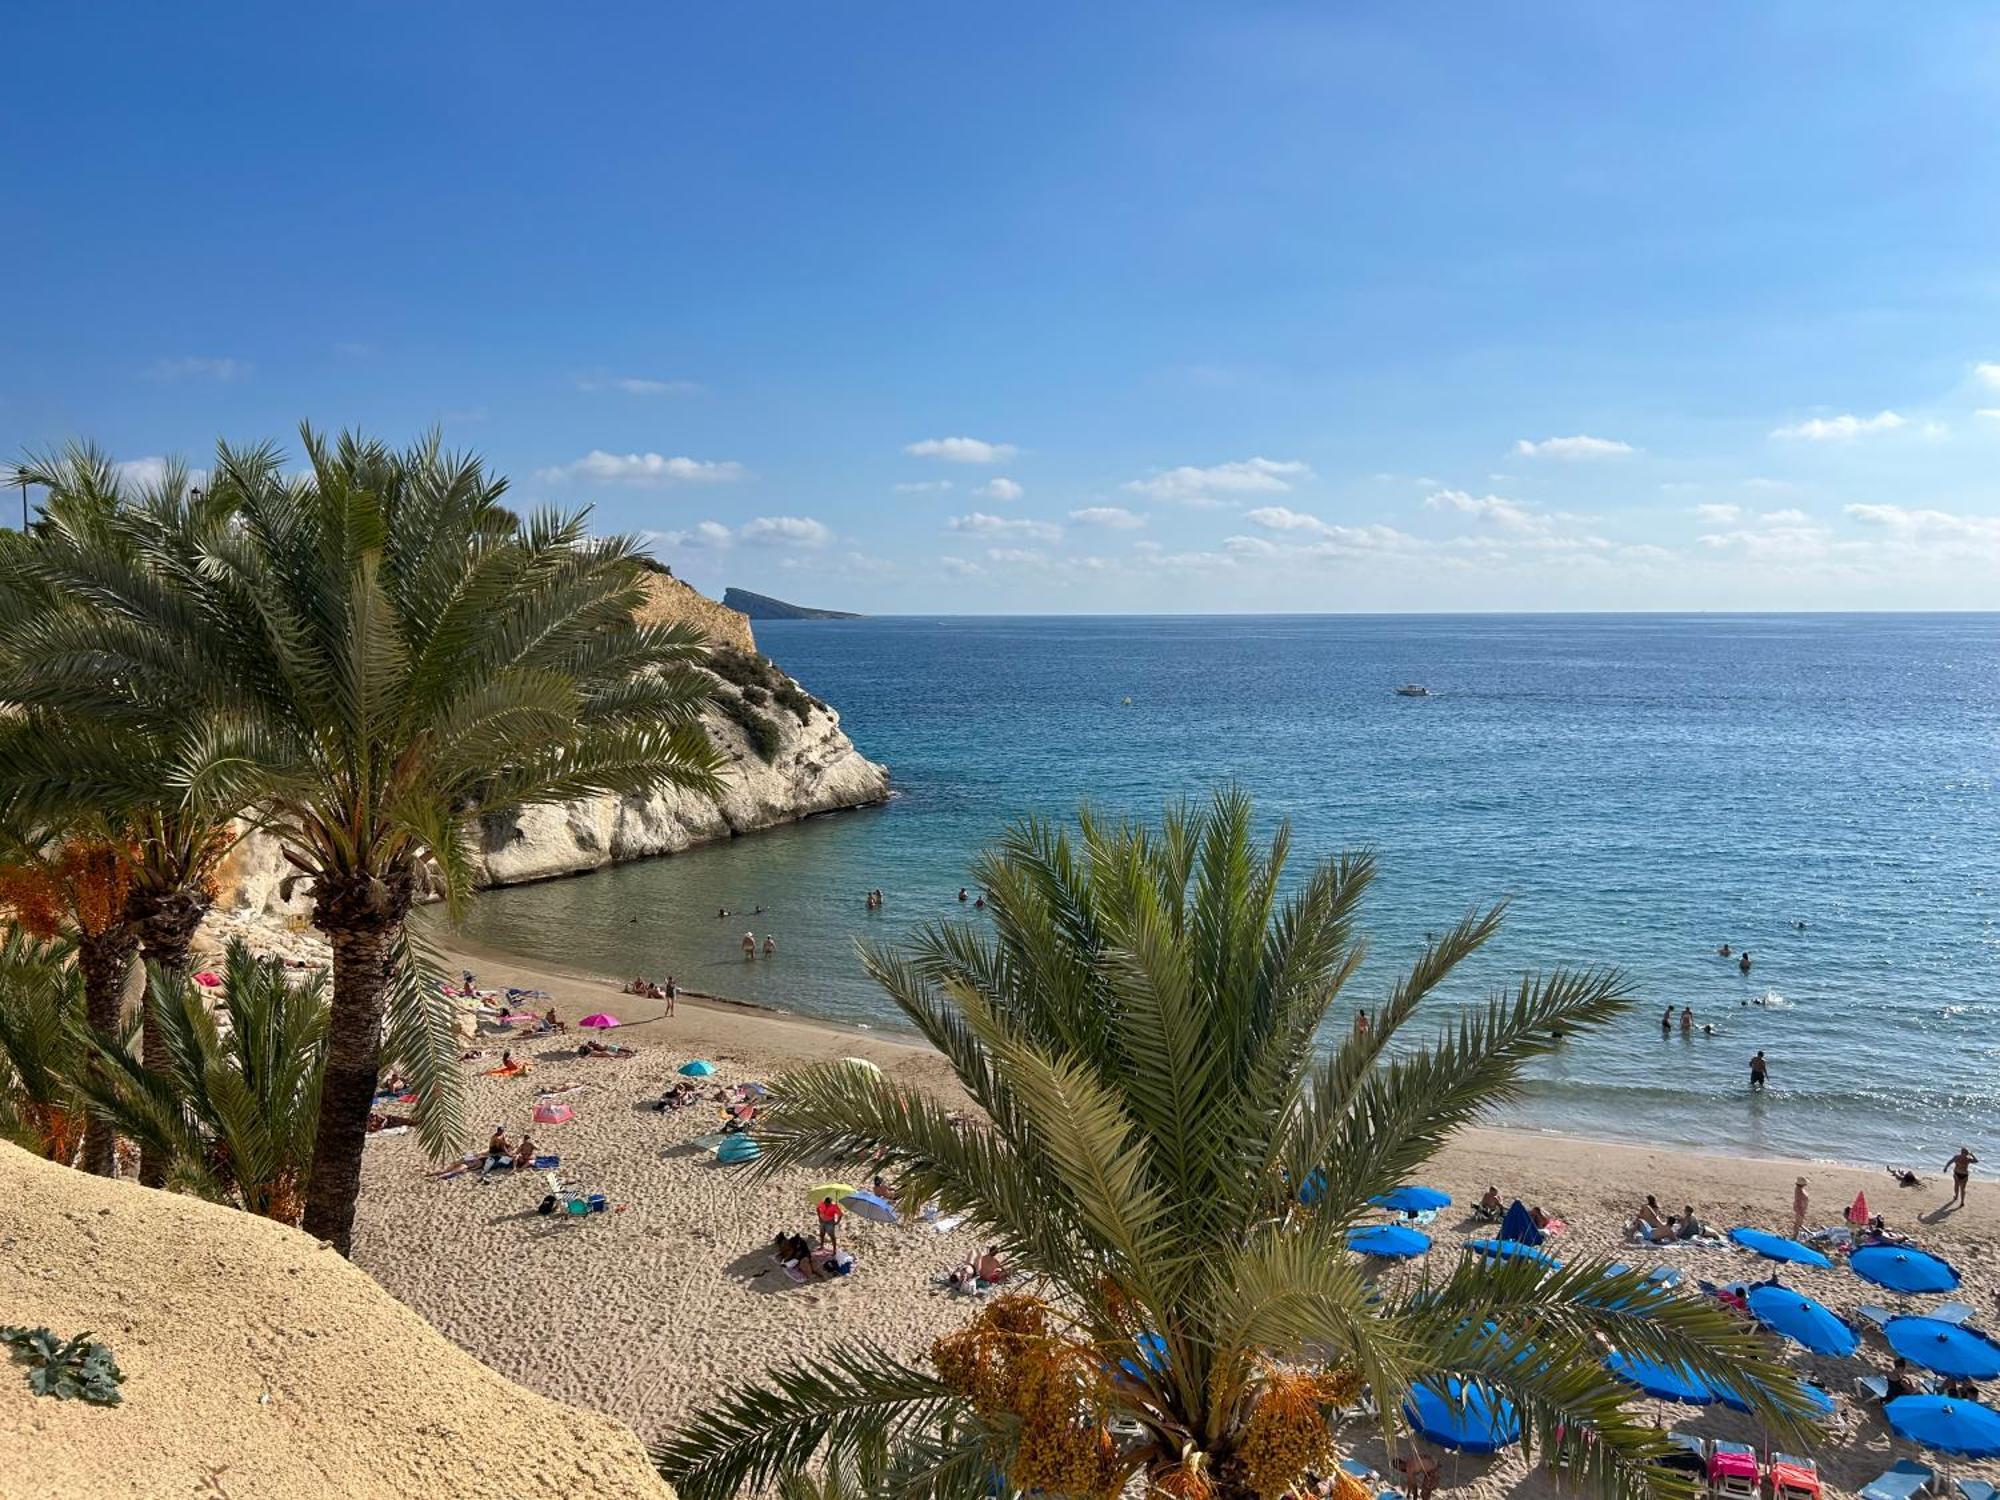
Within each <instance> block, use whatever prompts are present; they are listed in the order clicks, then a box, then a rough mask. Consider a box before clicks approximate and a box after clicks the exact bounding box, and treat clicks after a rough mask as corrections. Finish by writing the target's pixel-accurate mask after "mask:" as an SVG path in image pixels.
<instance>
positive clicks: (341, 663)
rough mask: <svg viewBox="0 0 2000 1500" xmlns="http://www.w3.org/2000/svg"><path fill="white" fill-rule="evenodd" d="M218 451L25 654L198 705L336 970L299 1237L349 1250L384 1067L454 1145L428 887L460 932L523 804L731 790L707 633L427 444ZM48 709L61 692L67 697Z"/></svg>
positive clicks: (22, 662) (149, 508)
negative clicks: (480, 863) (202, 477)
mask: <svg viewBox="0 0 2000 1500" xmlns="http://www.w3.org/2000/svg"><path fill="white" fill-rule="evenodd" d="M303 439H304V449H305V457H306V460H307V462H308V465H309V468H308V471H307V472H306V473H304V474H302V475H298V476H295V477H292V478H289V479H288V478H287V477H286V476H285V474H284V472H283V461H282V458H281V455H280V454H279V453H278V451H277V450H276V449H275V448H273V447H270V446H268V445H266V446H263V447H257V448H232V447H230V446H228V445H223V446H222V447H220V448H219V449H218V451H217V455H216V460H215V466H214V469H213V470H212V472H211V474H210V478H209V484H208V487H207V490H206V491H205V492H204V493H201V494H195V493H193V492H187V493H183V494H179V495H162V496H158V497H156V498H155V502H154V503H151V504H148V505H145V506H142V507H140V508H138V510H137V511H136V513H135V514H134V515H133V517H132V518H131V519H130V521H129V523H128V526H129V532H128V535H129V537H130V540H131V547H132V554H131V556H132V561H131V563H130V564H127V563H125V562H121V561H117V560H104V559H102V558H101V555H99V554H93V556H98V557H99V562H100V564H101V565H94V566H93V568H92V569H91V570H90V571H89V573H88V576H87V579H86V580H85V581H84V582H83V585H82V586H81V587H79V588H78V589H77V590H75V596H76V597H77V598H78V600H79V605H80V607H79V608H78V609H76V610H74V611H66V612H64V613H61V614H58V615H56V616H54V617H52V618H51V619H50V620H48V621H46V622H44V623H43V624H42V625H41V626H40V628H39V629H38V630H36V631H34V632H32V633H27V632H23V633H20V634H21V635H25V640H20V639H18V638H17V641H16V643H14V644H10V646H9V648H8V653H7V654H8V655H9V656H10V657H12V658H13V663H14V670H15V671H18V672H21V673H23V674H24V675H32V674H34V673H41V674H45V675H47V676H49V677H58V678H60V679H61V681H62V684H63V685H62V688H61V695H62V702H63V705H64V708H65V710H66V712H68V713H70V714H72V715H73V716H75V717H77V718H82V717H83V716H85V715H86V713H87V714H88V715H89V716H91V717H94V718H97V719H105V718H116V717H119V716H123V718H124V719H125V720H126V721H128V722H136V723H149V724H152V723H157V724H165V723H171V722H175V721H177V720H178V719H179V718H182V717H185V716H187V715H188V714H189V713H190V708H189V705H190V704H192V705H196V706H197V707H198V710H199V716H200V717H201V718H202V719H203V720H204V721H205V722H206V723H208V724H210V725H212V726H213V728H212V730H211V731H209V733H210V735H211V737H212V739H213V740H214V741H215V742H217V743H219V744H223V745H226V746H228V747H229V750H230V753H229V754H227V755H219V756H216V757H214V758H213V763H214V765H215V768H216V769H215V770H214V772H213V774H212V776H211V777H210V784H211V787H212V788H214V787H225V786H226V787H227V788H228V789H229V796H227V797H225V796H223V795H222V794H221V792H220V791H215V792H214V793H213V794H214V795H215V797H216V800H218V801H232V799H233V804H232V805H234V806H238V807H252V806H254V807H255V809H256V819H257V821H258V822H259V823H260V824H261V826H262V827H264V828H265V829H266V830H267V831H269V832H270V833H271V834H273V835H274V836H275V837H276V838H277V839H278V840H279V841H280V843H281V844H282V847H283V849H284V853H285V857H286V859H287V860H288V861H289V862H290V863H291V865H292V866H293V867H294V870H295V872H296V873H295V875H294V876H293V877H292V878H293V880H302V881H305V882H306V883H307V889H308V892H309V894H310V896H311V899H312V913H313V921H314V923H315V924H316V925H317V926H318V927H319V928H320V930H321V931H322V932H324V933H325V934H326V936H327V938H328V940H329V941H330V943H331V945H332V948H333V1015H332V1022H331V1037H330V1042H329V1055H328V1060H327V1069H326V1078H325V1082H324V1085H323V1088H322V1091H321V1102H320V1121H319V1130H318V1133H317V1136H316V1139H315V1143H314V1155H313V1162H312V1170H311V1174H310V1177H311V1180H310V1188H309V1194H308V1201H307V1205H306V1211H305V1215H304V1226H305V1228H306V1229H308V1230H309V1231H311V1232H312V1233H314V1234H316V1235H318V1236H320V1237H321V1238H322V1239H326V1240H329V1241H331V1242H332V1243H333V1244H334V1245H336V1246H337V1247H338V1248H340V1249H341V1250H342V1251H343V1252H345V1251H346V1250H347V1248H348V1245H349V1240H350V1236H351V1232H352V1226H353V1217H354V1202H355V1197H356V1194H357V1193H358V1191H359V1187H360V1173H361V1151H362V1145H363V1142H364V1140H365V1138H366V1127H367V1118H368V1106H369V1101H370V1100H371V1098H372V1097H373V1095H374V1092H375V1083H376V1079H377V1076H378V1072H379V1068H380V1063H381V1059H382V1056H383V1050H384V1046H385V1022H386V1025H387V1031H386V1045H387V1047H388V1048H389V1049H390V1051H391V1052H392V1053H393V1054H394V1055H395V1056H396V1057H397V1060H398V1061H399V1062H400V1063H401V1065H402V1066H403V1067H404V1069H405V1070H406V1071H407V1072H408V1073H409V1074H410V1076H411V1079H412V1082H413V1083H414V1085H415V1086H416V1088H417V1091H418V1093H419V1095H420V1097H421V1098H422V1100H423V1103H422V1105H420V1108H419V1119H420V1121H421V1122H422V1123H423V1125H424V1126H425V1128H426V1130H427V1134H428V1137H429V1139H430V1141H431V1143H432V1144H433V1146H434V1148H439V1147H441V1146H442V1145H443V1144H444V1143H445V1142H447V1141H448V1140H450V1139H451V1138H452V1137H453V1136H455V1135H456V1134H457V1133H458V1132H459V1130H460V1128H461V1125H462V1121H461V1120H460V1119H459V1109H458V1105H457V1099H458V1094H457V1086H458V1073H457V1069H456V1066H455V1058H456V1052H457V1045H456V1038H455V1034H454V1031H453V1021H454V1019H455V1018H454V1016H453V1015H452V1012H451V1009H450V1006H449V1003H448V1002H446V1001H445V1000H444V998H443V997H442V996H440V995H439V994H438V991H437V988H436V987H435V986H434V985H427V984H424V983H423V982H422V981H421V977H420V975H419V974H418V973H417V972H416V967H415V966H414V965H413V963H412V962H411V952H410V948H409V943H408V935H407V932H406V928H405V919H406V917H407V916H408V914H409V911H410V908H411V906H412V905H413V903H414V902H416V901H417V900H418V899H419V897H420V895H421V894H423V893H424V890H425V888H426V885H427V884H428V883H431V882H434V883H435V885H436V886H437V888H438V889H439V890H440V892H441V894H442V895H443V896H444V897H445V899H446V900H447V901H448V902H450V903H452V904H453V906H454V909H456V905H457V903H458V902H459V901H461V900H462V899H463V897H464V895H465V893H466V892H467V891H468V889H469V887H470V884H471V876H472V868H471V862H470V856H469V853H468V850H467V842H468V837H469V835H470V832H471V829H472V825H473V824H474V822H475V820H476V819H477V818H478V817H479V816H480V815H482V814H484V813H490V812H495V811H500V810H504V809H507V808H511V807H516V806H519V805H521V804H523V803H529V802H547V801H564V800H568V799H570V798H575V797H584V796H593V795H598V794H601V793H607V792H609V793H639V792H642V791H651V790H653V789H655V788H657V787H659V786H660V785H662V784H668V783H672V784H678V785H683V786H687V787H691V788H697V789H701V790H710V791H712V790H714V789H715V787H716V785H717V782H716V770H717V767H718V765H719V758H718V757H717V755H716V753H715V751H714V748H713V747H712V746H711V745H710V744H709V742H708V739H707V737H706V735H705V733H704V732H703V730H702V728H701V725H700V721H699V714H700V710H701V708H702V707H703V706H704V705H705V703H706V702H707V699H708V695H709V691H710V686H709V679H708V678H707V677H706V676H705V675H704V674H702V673H701V672H700V671H699V670H698V668H697V666H696V663H697V662H698V661H699V659H700V658H701V655H702V652H703V651H704V649H705V642H704V641H703V639H702V637H701V635H700V633H699V632H698V631H696V630H694V629H692V628H690V627H685V626H678V625H671V626H656V625H644V626H642V625H639V624H637V623H636V622H635V621H634V620H633V618H632V611H633V610H634V608H635V607H637V605H638V604H639V603H640V601H641V600H642V598H643V597H644V593H643V585H642V583H641V570H640V568H639V565H638V563H637V561H636V559H637V557H638V551H637V547H636V545H635V544H634V543H633V542H632V541H631V540H630V539H627V538H620V537H613V538H606V539H592V538H590V537H588V536H587V535H586V533H585V530H584V517H583V516H582V515H581V514H571V515H558V514H538V515H535V516H533V517H531V518H529V519H527V520H525V521H523V520H521V519H519V518H517V517H515V516H514V515H513V514H512V513H510V512H509V511H507V510H506V509H505V508H504V507H503V506H502V505H501V503H500V500H501V496H502V494H503V493H504V491H505V488H506V485H505V481H504V480H501V479H499V478H497V477H495V476H492V475H489V474H488V473H487V472H486V471H485V469H484V468H483V467H482V465H481V464H480V462H479V460H478V459H477V458H474V457H471V456H469V455H453V454H447V453H445V452H443V451H442V450H441V448H440V446H439V440H438V439H437V437H436V436H435V435H433V436H431V437H430V438H428V439H426V440H425V441H423V442H420V443H418V444H417V445H415V446H414V447H412V448H410V449H408V450H407V451H403V452H396V451H393V450H391V449H389V448H388V447H386V446H384V445H383V444H381V443H379V442H374V441H370V440H365V439H363V438H360V437H358V436H353V435H347V436H343V437H342V438H340V439H339V440H338V441H337V442H328V441H326V440H325V439H323V438H322V437H321V436H320V435H319V434H317V433H315V432H314V431H312V430H311V429H310V428H308V429H305V430H304V433H303ZM53 691H54V690H51V692H53Z"/></svg>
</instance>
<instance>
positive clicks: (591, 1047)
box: [576, 1039, 639, 1057]
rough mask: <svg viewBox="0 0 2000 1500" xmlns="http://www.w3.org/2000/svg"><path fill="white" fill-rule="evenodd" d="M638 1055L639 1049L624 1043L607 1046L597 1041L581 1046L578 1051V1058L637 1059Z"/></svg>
mask: <svg viewBox="0 0 2000 1500" xmlns="http://www.w3.org/2000/svg"><path fill="white" fill-rule="evenodd" d="M638 1054H639V1049H638V1048H637V1047H627V1046H626V1045H625V1044H624V1043H623V1042H613V1043H611V1044H609V1045H606V1044H605V1043H603V1042H600V1041H597V1040H595V1039H592V1040H590V1041H587V1042H583V1043H581V1044H579V1045H578V1047H577V1049H576V1055H577V1056H578V1057H636V1056H638Z"/></svg>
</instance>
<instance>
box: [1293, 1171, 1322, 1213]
mask: <svg viewBox="0 0 2000 1500" xmlns="http://www.w3.org/2000/svg"><path fill="white" fill-rule="evenodd" d="M1325 1196H1326V1173H1324V1172H1322V1171H1321V1170H1320V1169H1319V1168H1318V1167H1314V1168H1313V1169H1312V1171H1310V1172H1308V1173H1307V1174H1306V1180H1305V1181H1304V1182H1302V1183H1300V1184H1299V1202H1301V1203H1303V1204H1304V1205H1305V1206H1306V1207H1307V1208H1311V1207H1312V1206H1313V1205H1314V1204H1315V1203H1317V1202H1319V1200H1320V1199H1321V1198H1324V1197H1325Z"/></svg>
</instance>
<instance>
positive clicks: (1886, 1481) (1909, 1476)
mask: <svg viewBox="0 0 2000 1500" xmlns="http://www.w3.org/2000/svg"><path fill="white" fill-rule="evenodd" d="M1935 1483H1937V1475H1936V1474H1935V1473H1934V1472H1933V1471H1931V1470H1930V1469H1927V1468H1925V1467H1924V1466H1923V1465H1922V1464H1920V1463H1918V1462H1916V1461H1915V1460H1914V1459H1908V1458H1899V1459H1897V1460H1896V1462H1895V1464H1894V1465H1893V1466H1892V1467H1890V1468H1888V1469H1885V1470H1883V1472H1882V1473H1881V1474H1879V1475H1877V1476H1876V1477H1875V1478H1874V1479H1872V1480H1870V1481H1869V1483H1868V1484H1867V1486H1866V1487H1865V1488H1864V1489H1863V1490H1862V1491H1861V1500H1916V1497H1917V1496H1919V1495H1923V1494H1927V1493H1928V1492H1929V1490H1930V1487H1931V1486H1932V1485H1933V1484H1935Z"/></svg>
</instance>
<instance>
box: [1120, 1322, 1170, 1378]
mask: <svg viewBox="0 0 2000 1500" xmlns="http://www.w3.org/2000/svg"><path fill="white" fill-rule="evenodd" d="M1138 1344H1139V1348H1138V1354H1139V1361H1140V1362H1142V1363H1143V1364H1144V1365H1145V1369H1143V1370H1142V1369H1140V1367H1139V1363H1135V1362H1134V1361H1132V1360H1129V1359H1121V1360H1119V1361H1118V1368H1119V1369H1121V1370H1123V1371H1124V1372H1125V1373H1126V1374H1127V1375H1130V1376H1131V1377H1132V1378H1133V1379H1134V1380H1144V1379H1145V1378H1146V1376H1147V1374H1148V1373H1151V1374H1154V1375H1164V1374H1166V1373H1167V1341H1166V1340H1165V1339H1163V1338H1161V1337H1160V1336H1159V1335H1158V1334H1157V1333H1142V1334H1140V1335H1139V1339H1138Z"/></svg>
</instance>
